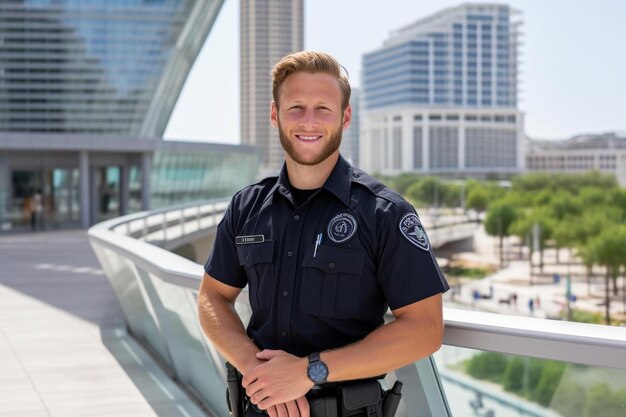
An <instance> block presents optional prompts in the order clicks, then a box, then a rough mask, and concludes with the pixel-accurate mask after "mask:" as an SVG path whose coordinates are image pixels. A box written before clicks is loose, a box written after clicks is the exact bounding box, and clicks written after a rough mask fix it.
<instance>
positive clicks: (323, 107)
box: [317, 106, 330, 111]
mask: <svg viewBox="0 0 626 417" xmlns="http://www.w3.org/2000/svg"><path fill="white" fill-rule="evenodd" d="M317 110H327V111H330V109H329V108H328V107H326V106H317Z"/></svg>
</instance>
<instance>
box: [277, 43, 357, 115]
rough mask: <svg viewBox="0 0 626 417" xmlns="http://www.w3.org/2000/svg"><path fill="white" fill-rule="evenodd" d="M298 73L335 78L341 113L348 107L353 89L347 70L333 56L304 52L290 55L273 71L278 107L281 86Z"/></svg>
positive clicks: (279, 62) (278, 63)
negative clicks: (318, 73)
mask: <svg viewBox="0 0 626 417" xmlns="http://www.w3.org/2000/svg"><path fill="white" fill-rule="evenodd" d="M342 69H343V73H342V71H341V70H342ZM296 72H310V73H316V72H322V73H325V74H330V75H332V76H334V77H335V78H336V79H337V82H338V83H339V89H340V90H341V96H342V100H341V111H344V110H345V109H346V107H348V104H349V103H350V93H351V89H350V83H349V82H348V76H347V71H346V69H345V68H344V67H343V66H342V65H341V64H339V62H337V60H336V59H335V58H333V57H332V56H330V55H328V54H326V53H324V52H316V51H302V52H296V53H294V54H289V55H287V56H285V57H283V58H282V59H281V60H280V61H278V62H277V63H276V65H274V69H273V70H272V96H273V98H274V102H275V103H276V107H278V90H279V89H280V86H281V85H282V84H283V82H284V81H285V79H286V78H287V77H288V76H290V75H291V74H294V73H296Z"/></svg>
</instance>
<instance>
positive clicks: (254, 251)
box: [237, 240, 274, 266]
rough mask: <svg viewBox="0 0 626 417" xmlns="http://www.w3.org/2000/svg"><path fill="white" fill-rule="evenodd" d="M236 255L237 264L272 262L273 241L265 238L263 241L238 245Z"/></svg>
mask: <svg viewBox="0 0 626 417" xmlns="http://www.w3.org/2000/svg"><path fill="white" fill-rule="evenodd" d="M237 255H238V256H239V265H242V266H248V265H255V264H261V263H269V262H272V260H273V258H274V241H273V240H266V241H265V242H263V243H251V244H248V245H238V246H237Z"/></svg>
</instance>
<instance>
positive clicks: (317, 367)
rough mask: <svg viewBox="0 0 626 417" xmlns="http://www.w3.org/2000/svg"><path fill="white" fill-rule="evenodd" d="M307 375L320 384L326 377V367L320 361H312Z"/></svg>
mask: <svg viewBox="0 0 626 417" xmlns="http://www.w3.org/2000/svg"><path fill="white" fill-rule="evenodd" d="M309 377H310V378H311V380H312V381H313V382H315V383H316V384H322V383H324V382H325V381H326V378H327V377H328V369H326V366H324V365H323V364H321V363H319V362H318V363H314V364H312V365H311V367H310V368H309Z"/></svg>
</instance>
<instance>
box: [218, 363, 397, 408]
mask: <svg viewBox="0 0 626 417" xmlns="http://www.w3.org/2000/svg"><path fill="white" fill-rule="evenodd" d="M226 370H227V378H226V379H227V384H228V389H227V390H226V397H227V400H228V401H227V402H228V411H229V413H230V414H231V415H232V416H233V417H245V412H246V410H247V408H248V407H252V408H253V409H254V410H255V411H256V412H257V413H258V412H260V410H259V409H258V408H257V407H256V406H255V405H254V404H252V403H251V402H250V400H249V398H248V397H247V396H246V393H245V391H244V389H243V387H242V386H241V381H242V379H243V376H242V375H241V373H240V372H239V371H237V369H236V368H235V367H234V366H232V365H231V364H230V363H228V362H227V363H226ZM306 397H307V400H308V401H309V405H310V409H311V417H394V416H395V414H396V411H397V410H398V405H399V404H400V399H401V398H402V382H400V381H396V382H395V383H394V385H393V387H392V388H391V389H390V390H387V391H383V390H382V388H381V387H380V384H379V383H378V380H376V379H361V380H357V381H346V382H341V383H338V384H327V386H323V387H322V388H321V389H317V390H311V391H309V392H308V393H307V395H306Z"/></svg>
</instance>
